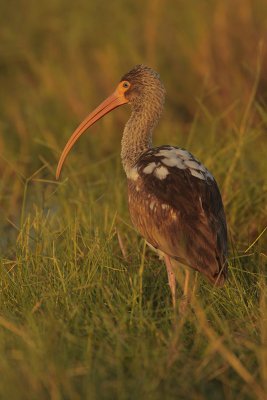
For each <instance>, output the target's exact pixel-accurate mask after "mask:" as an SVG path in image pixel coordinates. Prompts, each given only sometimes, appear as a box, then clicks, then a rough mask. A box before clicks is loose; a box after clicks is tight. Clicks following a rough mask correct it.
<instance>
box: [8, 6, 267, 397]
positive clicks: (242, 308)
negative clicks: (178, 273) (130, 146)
mask: <svg viewBox="0 0 267 400" xmlns="http://www.w3.org/2000/svg"><path fill="white" fill-rule="evenodd" d="M266 38H267V2H266V1H265V0H234V1H230V0H224V1H222V0H203V1H199V0H187V1H184V0H176V1H174V0H167V1H163V0H148V1H140V0H134V1H133V0H116V1H104V0H98V1H92V0H77V1H75V2H73V1H70V0H65V1H64V0H46V1H45V2H36V1H33V0H16V1H14V0H9V1H4V0H0V132H1V135H0V173H1V180H0V202H1V218H0V232H1V236H0V237H1V239H0V250H1V254H0V262H1V269H0V273H1V280H0V375H1V379H0V398H1V399H27V400H28V399H38V400H42V399H53V400H58V399H80V398H83V399H163V398H164V399H197V400H202V399H203V400H204V399H213V400H217V399H218V400H221V399H227V400H228V399H229V400H236V399H266V397H265V396H266V393H267V323H266V311H267V302H266V264H267V239H266V226H267V203H266V191H267V183H266V172H267V171H266V170H267V157H266V154H267V136H266V129H267V112H266V101H267V95H266V94H267V72H266V71H267V70H266V68H267V48H266V46H267V45H266ZM137 63H145V64H147V65H149V66H151V67H153V68H154V69H156V70H157V71H159V72H160V74H161V77H162V80H163V82H164V83H165V86H166V89H167V100H166V107H165V113H164V116H163V118H162V121H161V123H160V126H159V127H158V129H157V130H156V134H155V137H154V140H155V144H164V143H165V144H166V143H169V144H174V145H179V146H181V147H185V148H187V149H188V150H190V151H191V152H193V153H194V154H195V155H196V156H197V157H198V158H199V159H201V160H202V161H203V162H204V163H205V165H206V166H207V167H208V168H209V169H210V170H211V172H212V173H213V174H214V175H215V176H216V179H217V181H218V183H219V186H220V188H221V191H222V195H223V199H224V203H225V208H226V214H227V220H228V225H229V237H230V249H229V263H230V274H229V281H228V283H227V284H226V286H225V287H224V288H222V289H216V290H215V289H213V288H212V287H211V286H210V285H209V284H208V283H206V282H205V281H204V279H202V277H201V276H196V282H197V286H198V288H197V290H196V292H195V295H194V298H193V302H192V307H191V309H190V310H189V311H188V313H187V314H186V315H185V316H184V317H179V316H177V315H175V314H174V313H173V310H172V307H171V300H170V293H169V289H168V285H167V277H166V272H165V267H164V265H162V263H161V262H160V261H159V260H158V259H157V258H156V257H155V255H154V254H152V253H151V252H150V251H149V250H148V249H146V247H145V245H144V242H143V240H142V239H141V238H140V237H139V236H138V234H137V233H136V232H135V231H134V230H133V228H132V226H131V223H130V220H129V215H128V212H127V204H126V180H125V177H124V173H123V171H122V167H121V164H120V157H119V153H120V139H121V133H122V130H123V125H124V123H125V122H126V120H127V118H128V116H129V109H127V107H125V108H123V109H119V110H117V111H116V112H114V113H112V114H111V115H109V116H107V117H106V118H105V119H104V120H102V121H101V122H99V123H98V124H96V125H95V126H94V128H92V129H91V133H90V134H87V135H84V136H83V138H82V139H81V140H80V141H79V143H78V144H77V145H76V146H75V149H74V150H73V151H72V153H71V155H70V157H69V159H68V163H67V164H66V166H65V168H64V172H63V177H64V179H62V180H61V181H60V182H56V181H55V169H56V164H57V160H58V157H59V155H60V152H61V150H62V148H63V146H64V144H65V142H66V140H67V138H68V137H69V135H70V134H71V132H72V131H73V129H74V128H75V127H76V125H77V124H78V123H79V122H80V120H81V119H82V118H83V117H84V116H85V115H86V114H87V113H88V112H89V111H90V110H92V109H93V108H94V107H95V106H96V105H98V103H99V102H100V101H101V100H103V99H104V98H105V97H106V96H107V95H108V94H110V93H111V91H112V90H113V88H114V87H115V85H116V84H117V82H118V80H119V79H120V77H121V76H122V75H123V74H124V73H125V72H127V71H128V70H129V69H130V68H131V67H132V66H134V65H135V64H137Z"/></svg>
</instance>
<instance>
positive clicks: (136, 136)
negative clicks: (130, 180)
mask: <svg viewBox="0 0 267 400" xmlns="http://www.w3.org/2000/svg"><path fill="white" fill-rule="evenodd" d="M162 109H163V101H162V102H161V103H158V102H157V104H156V105H155V104H153V102H152V103H150V102H147V104H146V105H144V106H143V105H140V106H139V107H137V108H135V109H133V111H132V114H131V117H130V119H129V120H128V122H127V124H126V125H125V128H124V131H123V136H122V141H121V159H122V165H123V168H124V171H125V173H126V175H127V176H128V177H129V176H130V175H131V171H132V169H133V167H134V166H135V164H136V163H137V161H138V159H139V157H140V156H141V155H142V154H143V153H144V152H145V151H146V150H148V149H149V148H151V147H152V133H153V130H154V128H155V126H156V125H157V124H158V121H159V119H160V116H161V113H162Z"/></svg>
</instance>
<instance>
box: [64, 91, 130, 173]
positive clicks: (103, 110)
mask: <svg viewBox="0 0 267 400" xmlns="http://www.w3.org/2000/svg"><path fill="white" fill-rule="evenodd" d="M125 103H128V100H127V99H126V97H125V96H124V93H120V91H119V90H118V89H117V90H115V92H114V93H112V95H111V96H109V97H108V98H107V99H106V100H104V101H103V103H101V104H100V105H99V106H98V107H97V108H96V109H95V110H94V111H93V112H91V113H90V114H89V115H88V116H87V117H86V118H85V119H84V120H83V121H82V122H81V124H80V125H79V126H78V128H77V129H76V130H75V131H74V132H73V134H72V135H71V137H70V138H69V140H68V142H67V144H66V146H65V147H64V150H63V151H62V154H61V156H60V159H59V162H58V165H57V172H56V179H58V178H59V176H60V172H61V169H62V166H63V164H64V161H65V159H66V157H67V155H68V154H69V152H70V150H71V148H72V147H73V145H74V143H75V142H77V140H78V139H79V137H80V136H81V135H82V134H83V133H84V132H85V131H86V129H88V128H89V127H90V126H92V125H93V124H94V123H95V122H96V121H98V120H99V119H100V118H102V117H104V115H106V114H108V113H109V112H110V111H112V110H114V108H117V107H119V106H122V105H123V104H125Z"/></svg>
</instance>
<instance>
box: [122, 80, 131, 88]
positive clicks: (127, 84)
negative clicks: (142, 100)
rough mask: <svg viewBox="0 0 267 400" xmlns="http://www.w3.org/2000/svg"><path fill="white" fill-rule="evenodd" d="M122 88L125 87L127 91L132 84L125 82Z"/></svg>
mask: <svg viewBox="0 0 267 400" xmlns="http://www.w3.org/2000/svg"><path fill="white" fill-rule="evenodd" d="M122 87H124V88H125V89H128V87H130V83H129V82H123V84H122Z"/></svg>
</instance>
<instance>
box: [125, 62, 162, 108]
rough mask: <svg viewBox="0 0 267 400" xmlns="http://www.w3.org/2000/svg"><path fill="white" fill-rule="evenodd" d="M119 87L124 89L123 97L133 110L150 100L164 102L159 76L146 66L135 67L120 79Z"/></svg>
mask: <svg viewBox="0 0 267 400" xmlns="http://www.w3.org/2000/svg"><path fill="white" fill-rule="evenodd" d="M119 85H122V86H123V87H124V88H125V89H126V91H125V93H124V96H125V98H126V99H127V100H128V102H129V103H130V104H131V106H132V107H133V108H134V109H136V108H139V107H140V106H143V104H144V102H146V104H147V103H148V101H151V100H153V101H159V102H160V103H163V102H164V98H165V88H164V86H163V84H162V82H161V81H160V76H159V74H158V73H157V72H155V71H154V70H153V69H152V68H149V67H147V66H146V65H143V64H139V65H136V66H135V67H134V68H133V69H131V70H130V71H129V72H127V74H125V75H124V76H123V77H122V78H121V81H120V83H119Z"/></svg>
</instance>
